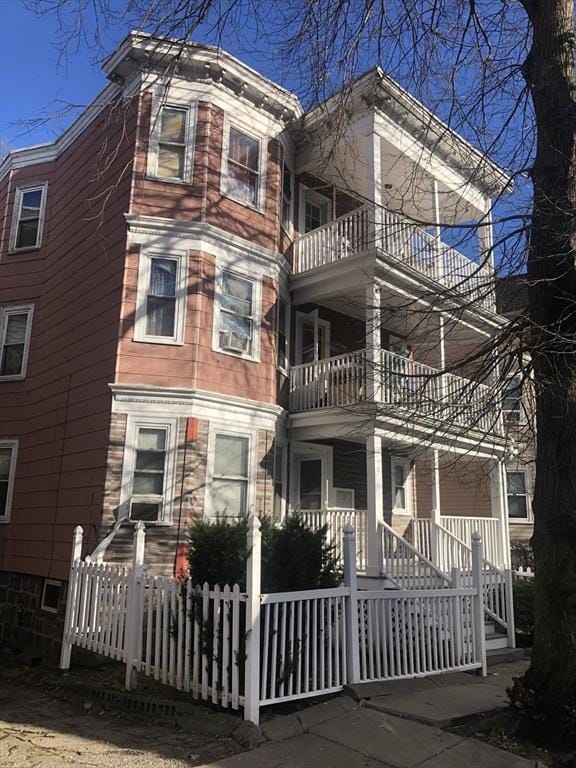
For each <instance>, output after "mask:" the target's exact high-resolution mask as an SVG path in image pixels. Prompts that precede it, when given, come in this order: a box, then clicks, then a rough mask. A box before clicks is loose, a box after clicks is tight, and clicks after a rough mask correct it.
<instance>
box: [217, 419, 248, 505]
mask: <svg viewBox="0 0 576 768" xmlns="http://www.w3.org/2000/svg"><path fill="white" fill-rule="evenodd" d="M249 456H250V438H249V437H243V436H241V435H230V434H222V433H220V434H216V436H215V439H214V463H213V472H212V498H211V504H210V509H211V514H212V516H213V517H232V518H239V517H245V516H246V514H247V507H248V481H249Z"/></svg>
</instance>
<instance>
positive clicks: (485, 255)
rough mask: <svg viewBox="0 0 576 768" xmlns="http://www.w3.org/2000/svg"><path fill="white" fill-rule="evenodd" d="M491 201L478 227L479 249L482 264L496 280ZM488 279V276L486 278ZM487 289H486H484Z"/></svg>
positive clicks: (493, 294) (494, 291) (493, 292)
mask: <svg viewBox="0 0 576 768" xmlns="http://www.w3.org/2000/svg"><path fill="white" fill-rule="evenodd" d="M491 205H492V203H491V201H488V205H487V209H486V213H485V214H484V216H483V217H482V221H481V222H480V224H479V226H478V227H477V229H476V233H477V238H478V250H479V254H478V255H479V257H480V264H482V265H484V266H485V267H486V268H488V269H489V270H490V275H491V280H492V281H494V268H495V264H494V228H493V226H492V208H491ZM486 279H488V278H486ZM484 290H485V289H484ZM491 308H492V309H494V310H495V309H496V289H495V285H494V284H493V285H492V307H491Z"/></svg>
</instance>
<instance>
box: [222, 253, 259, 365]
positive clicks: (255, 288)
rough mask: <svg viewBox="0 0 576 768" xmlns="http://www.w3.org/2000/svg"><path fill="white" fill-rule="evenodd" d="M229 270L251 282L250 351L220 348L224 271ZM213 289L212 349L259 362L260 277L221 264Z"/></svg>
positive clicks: (223, 353) (241, 358) (232, 273)
mask: <svg viewBox="0 0 576 768" xmlns="http://www.w3.org/2000/svg"><path fill="white" fill-rule="evenodd" d="M225 272H229V273H230V274H231V275H236V276H237V277H239V278H241V279H242V280H248V281H249V282H251V283H252V318H251V319H252V350H251V351H250V352H242V351H238V352H237V351H235V350H231V349H222V347H221V346H220V311H221V309H222V293H223V286H224V273H225ZM215 282H216V284H215V291H214V303H213V306H214V310H213V318H212V350H213V351H214V352H219V353H220V354H221V355H230V356H231V357H235V358H238V359H240V360H250V361H251V362H254V363H258V362H260V330H261V328H260V326H261V318H262V306H261V294H262V290H261V286H262V279H261V278H260V277H259V276H258V277H257V276H255V275H254V274H248V273H246V272H243V271H242V270H240V269H236V267H233V266H228V265H227V264H222V265H221V266H219V267H217V269H216V278H215Z"/></svg>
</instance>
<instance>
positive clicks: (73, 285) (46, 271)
mask: <svg viewBox="0 0 576 768" xmlns="http://www.w3.org/2000/svg"><path fill="white" fill-rule="evenodd" d="M136 114H137V109H136V104H133V105H129V106H128V107H126V108H120V109H115V108H114V107H112V106H110V107H108V108H106V109H105V110H103V112H102V113H101V114H100V115H99V116H98V117H97V118H96V119H95V120H94V121H93V122H92V123H91V124H90V125H89V126H88V127H87V129H85V130H84V131H83V133H82V134H81V135H79V136H78V137H77V138H76V140H75V141H74V142H73V143H72V144H71V145H70V146H69V147H68V148H67V149H66V150H65V151H64V152H62V154H61V155H60V156H59V157H58V158H57V159H56V160H55V161H53V162H51V163H47V164H42V165H31V166H28V167H25V168H21V169H16V170H14V171H13V172H12V173H11V177H10V178H6V179H5V180H4V183H3V185H2V187H3V189H2V198H1V199H2V201H3V205H5V206H6V216H5V226H4V228H3V232H2V235H3V237H2V242H1V244H0V247H1V250H0V254H1V257H0V305H2V306H5V305H9V304H16V303H21V302H22V303H23V302H34V305H35V311H34V323H33V328H32V339H31V345H30V356H29V362H28V371H27V376H26V379H25V380H24V381H22V382H0V436H1V437H18V438H19V455H18V462H17V469H16V480H15V487H14V498H13V504H12V512H11V521H10V523H8V524H0V570H5V571H18V572H25V573H30V574H36V575H41V576H53V577H56V578H65V577H66V575H67V570H68V560H69V554H70V541H71V535H72V529H73V527H74V525H77V524H81V525H83V526H84V528H85V531H86V539H87V547H90V546H92V545H93V544H94V542H95V535H96V526H97V525H98V524H99V521H100V516H101V506H102V495H103V488H104V476H105V467H106V452H107V446H108V433H109V424H110V392H109V386H108V385H109V383H110V382H111V381H113V379H114V370H115V360H116V349H117V343H118V334H119V321H120V305H121V297H122V279H123V273H124V258H125V249H126V228H125V224H124V214H125V213H126V212H128V210H129V200H130V185H131V176H132V162H133V156H134V139H135V129H136ZM33 181H48V182H49V186H48V197H47V208H46V216H45V228H44V236H43V240H42V247H41V248H40V249H39V250H38V251H33V252H29V253H21V254H9V253H7V245H8V242H7V241H8V234H9V231H10V225H11V219H12V208H13V201H14V191H15V187H16V186H18V185H19V184H21V183H25V182H33Z"/></svg>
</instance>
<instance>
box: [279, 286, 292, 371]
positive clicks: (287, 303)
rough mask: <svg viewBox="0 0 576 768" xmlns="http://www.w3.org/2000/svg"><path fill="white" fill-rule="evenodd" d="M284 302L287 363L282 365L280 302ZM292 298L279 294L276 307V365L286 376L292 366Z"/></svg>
mask: <svg viewBox="0 0 576 768" xmlns="http://www.w3.org/2000/svg"><path fill="white" fill-rule="evenodd" d="M281 302H282V303H283V304H284V307H285V318H286V327H285V333H284V335H285V337H286V352H285V356H286V365H280V363H279V361H278V356H279V351H280V349H279V339H280V303H281ZM290 320H291V317H290V300H289V299H288V297H287V296H282V295H281V294H280V293H279V294H278V299H277V307H276V367H277V368H278V370H279V371H280V372H281V373H283V374H284V376H287V375H288V369H289V367H290Z"/></svg>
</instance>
